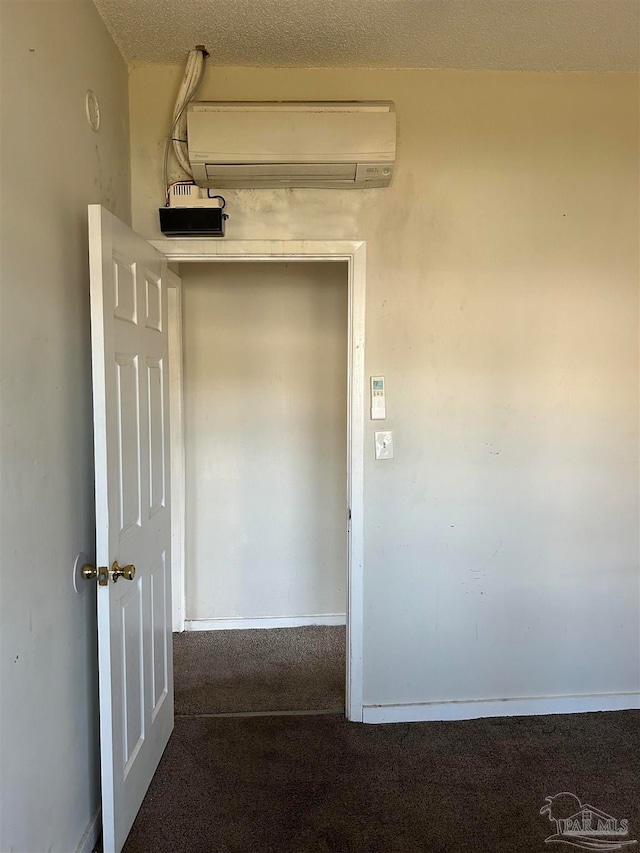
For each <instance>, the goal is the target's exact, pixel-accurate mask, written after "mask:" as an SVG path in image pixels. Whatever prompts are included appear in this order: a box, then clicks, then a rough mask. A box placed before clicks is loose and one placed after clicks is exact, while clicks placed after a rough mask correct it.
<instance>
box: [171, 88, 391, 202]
mask: <svg viewBox="0 0 640 853" xmlns="http://www.w3.org/2000/svg"><path fill="white" fill-rule="evenodd" d="M187 139H188V147H189V161H190V163H191V168H192V170H193V178H194V180H195V182H196V183H197V184H198V185H199V186H201V187H212V188H214V189H225V188H228V187H319V188H326V189H362V188H365V187H386V186H387V185H388V184H389V182H390V181H391V177H392V175H393V167H394V163H395V155H396V111H395V106H394V104H393V103H392V102H391V101H344V102H338V103H337V102H326V103H325V102H316V103H302V102H294V101H291V102H286V101H282V102H263V103H256V102H246V103H237V102H219V103H213V102H210V101H200V102H198V101H195V102H193V103H191V104H189V107H188V111H187Z"/></svg>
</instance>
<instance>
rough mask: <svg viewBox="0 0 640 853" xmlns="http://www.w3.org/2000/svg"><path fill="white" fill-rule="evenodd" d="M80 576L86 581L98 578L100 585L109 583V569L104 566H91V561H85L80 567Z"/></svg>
mask: <svg viewBox="0 0 640 853" xmlns="http://www.w3.org/2000/svg"><path fill="white" fill-rule="evenodd" d="M82 577H83V578H84V579H85V580H86V581H90V580H92V579H93V578H98V583H99V584H100V586H106V585H107V584H108V583H109V569H108V568H107V567H106V566H100V568H99V569H97V568H96V567H95V566H92V565H91V563H87V564H86V565H84V566H83V567H82Z"/></svg>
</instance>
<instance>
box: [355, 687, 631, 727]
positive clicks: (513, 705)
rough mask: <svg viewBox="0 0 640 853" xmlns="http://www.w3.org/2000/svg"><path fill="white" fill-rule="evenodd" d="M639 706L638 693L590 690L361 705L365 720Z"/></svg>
mask: <svg viewBox="0 0 640 853" xmlns="http://www.w3.org/2000/svg"><path fill="white" fill-rule="evenodd" d="M638 708H640V693H594V694H591V695H587V696H536V697H525V698H522V699H479V700H473V701H470V702H468V701H462V702H427V703H424V704H415V705H365V706H364V709H363V722H365V723H418V722H430V721H435V720H476V719H478V718H480V717H520V716H523V717H526V716H532V715H536V714H577V713H584V712H587V711H627V710H630V709H638Z"/></svg>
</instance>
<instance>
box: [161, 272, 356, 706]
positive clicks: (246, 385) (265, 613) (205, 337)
mask: <svg viewBox="0 0 640 853" xmlns="http://www.w3.org/2000/svg"><path fill="white" fill-rule="evenodd" d="M180 278H181V279H182V330H183V411H184V417H183V428H184V450H185V453H184V457H185V563H184V578H185V580H184V583H185V628H186V632H185V633H183V634H176V636H175V638H174V690H175V703H176V707H175V711H176V714H177V715H181V714H191V715H192V714H203V713H252V712H262V713H266V712H269V711H277V712H284V711H324V712H329V711H332V712H334V713H336V712H339V713H343V712H344V701H345V658H346V654H345V624H346V592H347V524H348V503H347V313H348V312H347V307H348V288H347V266H346V264H345V263H344V262H341V263H332V264H327V263H321V262H318V261H316V262H311V263H304V264H300V263H289V262H277V263H266V262H264V263H251V262H244V263H240V262H239V263H235V264H224V265H222V264H214V263H208V264H182V265H181V268H180ZM247 629H250V630H247ZM196 631H197V632H198V636H194V633H193V632H196Z"/></svg>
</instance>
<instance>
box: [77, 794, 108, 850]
mask: <svg viewBox="0 0 640 853" xmlns="http://www.w3.org/2000/svg"><path fill="white" fill-rule="evenodd" d="M101 829H102V809H101V808H100V806H98V808H97V809H96V810H95V812H94V813H93V814H92V815H91V820H90V821H89V823H88V824H87V828H86V829H85V831H84V835H83V836H82V838H81V839H80V841H79V842H78V846H77V847H76V853H92V851H93V850H95V846H96V844H97V843H98V838H99V837H100V830H101Z"/></svg>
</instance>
